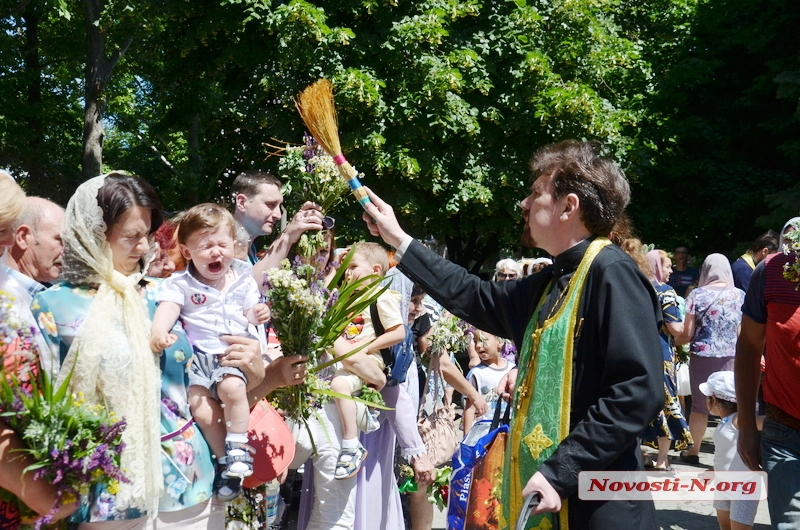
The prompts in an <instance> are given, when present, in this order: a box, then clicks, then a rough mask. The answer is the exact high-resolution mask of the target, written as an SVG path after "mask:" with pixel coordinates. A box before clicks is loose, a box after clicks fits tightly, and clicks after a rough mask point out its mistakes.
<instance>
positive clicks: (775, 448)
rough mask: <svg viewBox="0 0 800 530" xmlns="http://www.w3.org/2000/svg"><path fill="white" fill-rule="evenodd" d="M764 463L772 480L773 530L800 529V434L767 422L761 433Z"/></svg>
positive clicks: (771, 517) (770, 514)
mask: <svg viewBox="0 0 800 530" xmlns="http://www.w3.org/2000/svg"><path fill="white" fill-rule="evenodd" d="M761 461H762V463H763V465H764V471H766V472H767V477H768V482H767V484H768V486H767V488H768V489H767V494H768V497H767V503H768V504H769V517H770V520H771V521H772V528H775V529H777V530H796V529H798V528H800V431H796V430H794V429H790V428H789V427H786V426H785V425H781V424H780V423H778V422H776V421H773V420H771V419H769V418H767V419H766V420H765V421H764V429H763V430H762V431H761Z"/></svg>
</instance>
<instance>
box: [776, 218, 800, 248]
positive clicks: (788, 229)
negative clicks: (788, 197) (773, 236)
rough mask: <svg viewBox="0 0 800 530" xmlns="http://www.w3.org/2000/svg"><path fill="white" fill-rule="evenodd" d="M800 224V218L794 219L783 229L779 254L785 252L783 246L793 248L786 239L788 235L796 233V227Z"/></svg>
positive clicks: (779, 243)
mask: <svg viewBox="0 0 800 530" xmlns="http://www.w3.org/2000/svg"><path fill="white" fill-rule="evenodd" d="M798 224H800V217H792V218H791V219H789V220H788V221H786V223H785V224H784V225H783V228H781V234H780V235H779V236H778V252H782V251H783V246H784V245H787V246H789V247H790V248H791V246H792V242H791V241H789V239H787V238H786V234H789V233H791V232H794V231H795V227H796V226H797V225H798Z"/></svg>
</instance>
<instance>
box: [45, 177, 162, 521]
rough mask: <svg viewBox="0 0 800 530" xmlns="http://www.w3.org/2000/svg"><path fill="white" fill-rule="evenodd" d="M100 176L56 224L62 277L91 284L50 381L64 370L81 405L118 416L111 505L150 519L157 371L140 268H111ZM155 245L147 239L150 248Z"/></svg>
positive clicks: (156, 481) (155, 495)
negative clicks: (121, 480)
mask: <svg viewBox="0 0 800 530" xmlns="http://www.w3.org/2000/svg"><path fill="white" fill-rule="evenodd" d="M106 177H107V175H102V176H99V177H95V178H93V179H91V180H88V181H86V182H84V183H83V184H81V186H80V187H78V189H77V190H76V191H75V195H73V196H72V198H71V199H70V200H69V203H68V204H67V211H66V222H65V223H64V234H63V237H64V278H65V279H66V280H67V281H69V282H72V283H79V284H87V283H88V284H94V285H97V286H98V288H97V294H96V295H95V297H94V300H93V301H92V304H91V305H90V306H89V309H88V311H87V312H86V315H84V322H83V325H82V326H81V328H80V332H79V333H78V336H77V337H75V339H74V341H73V343H72V346H71V347H70V349H69V352H68V353H67V356H66V358H65V359H64V363H63V366H62V368H61V371H60V372H59V374H60V375H59V378H58V383H60V382H61V381H63V380H64V378H66V376H67V374H69V373H70V372H72V380H71V383H70V390H71V392H73V393H78V392H82V393H83V397H84V398H85V399H86V402H87V403H89V404H101V405H103V406H105V407H106V410H108V411H111V412H114V413H115V414H116V416H117V417H119V418H124V419H125V421H126V422H127V427H126V428H125V431H124V432H123V434H122V441H123V442H124V443H125V448H124V449H123V451H122V466H121V467H122V470H123V473H124V474H125V476H126V477H127V478H128V479H130V484H120V488H119V492H118V493H117V495H116V506H117V508H119V509H127V508H137V509H139V510H142V511H146V512H148V514H149V515H150V517H155V515H156V513H157V511H158V499H159V497H160V496H161V493H162V490H163V483H164V479H163V473H162V471H161V458H160V456H159V455H160V453H161V440H160V434H161V421H160V418H161V416H160V414H161V411H160V388H161V374H160V370H159V367H158V358H157V356H155V355H154V354H153V353H152V351H150V326H149V319H148V317H147V314H146V313H145V311H146V306H145V305H144V303H143V300H142V296H141V295H140V294H139V292H138V291H137V284H138V282H139V280H141V279H142V276H143V275H144V274H143V271H144V270H147V263H148V262H149V261H150V260H152V254H153V253H152V252H151V253H149V254H148V259H146V260H145V267H144V268H143V269H142V271H139V272H136V273H134V274H131V275H129V276H125V275H124V274H122V273H120V272H117V271H116V270H114V261H113V256H112V252H111V247H110V246H109V244H108V241H107V240H106V229H107V228H108V227H107V226H106V224H105V222H104V221H103V209H102V208H101V207H100V205H99V204H98V199H97V194H98V191H99V190H100V188H101V186H102V185H103V182H104V181H105V179H106ZM154 248H155V245H154V244H152V243H151V250H153V249H154Z"/></svg>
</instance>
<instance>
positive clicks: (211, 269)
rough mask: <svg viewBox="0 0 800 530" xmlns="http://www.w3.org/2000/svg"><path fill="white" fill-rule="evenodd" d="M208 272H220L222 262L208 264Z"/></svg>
mask: <svg viewBox="0 0 800 530" xmlns="http://www.w3.org/2000/svg"><path fill="white" fill-rule="evenodd" d="M208 272H212V273H217V272H222V262H221V261H212V262H211V263H209V264H208Z"/></svg>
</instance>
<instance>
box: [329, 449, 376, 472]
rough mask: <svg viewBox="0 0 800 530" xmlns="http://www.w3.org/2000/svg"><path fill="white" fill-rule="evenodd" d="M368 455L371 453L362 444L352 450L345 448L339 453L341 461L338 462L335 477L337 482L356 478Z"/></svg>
mask: <svg viewBox="0 0 800 530" xmlns="http://www.w3.org/2000/svg"><path fill="white" fill-rule="evenodd" d="M368 454H369V452H367V450H366V449H365V448H364V446H363V445H361V444H359V445H358V447H354V448H352V449H351V448H344V447H343V448H342V450H341V451H339V460H338V461H337V462H336V469H335V470H334V472H333V477H334V478H335V479H337V480H344V479H348V478H351V477H354V476H356V474H357V473H358V470H359V469H361V464H363V463H364V460H365V459H366V458H367V455H368Z"/></svg>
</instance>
